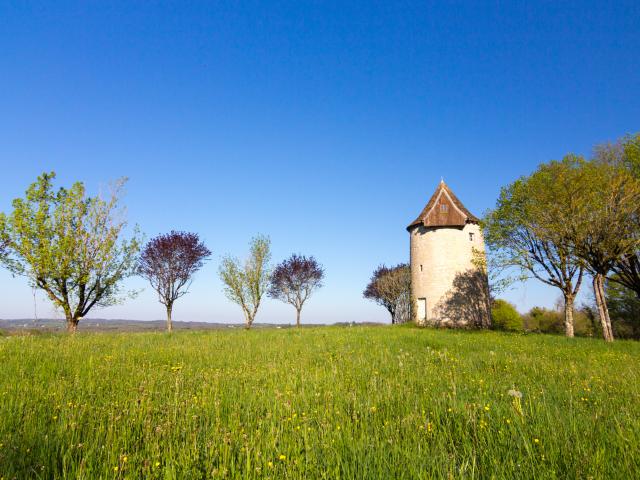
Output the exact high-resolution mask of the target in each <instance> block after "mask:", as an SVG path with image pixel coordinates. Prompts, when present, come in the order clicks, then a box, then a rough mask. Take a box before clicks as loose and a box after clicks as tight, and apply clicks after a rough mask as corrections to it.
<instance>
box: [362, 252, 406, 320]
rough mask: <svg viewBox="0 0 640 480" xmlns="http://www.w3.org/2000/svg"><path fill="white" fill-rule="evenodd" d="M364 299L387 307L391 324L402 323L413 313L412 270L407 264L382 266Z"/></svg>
mask: <svg viewBox="0 0 640 480" xmlns="http://www.w3.org/2000/svg"><path fill="white" fill-rule="evenodd" d="M363 296H364V298H367V299H369V300H373V301H374V302H376V303H377V304H379V305H382V306H383V307H385V308H386V309H387V310H388V311H389V313H390V314H391V323H402V322H404V321H407V320H408V319H409V318H410V312H411V269H410V268H409V265H407V264H406V263H401V264H399V265H396V266H395V267H387V266H385V265H380V266H379V267H378V268H377V269H376V270H375V271H374V272H373V275H372V276H371V280H370V281H369V284H368V285H367V287H366V288H365V290H364V292H363Z"/></svg>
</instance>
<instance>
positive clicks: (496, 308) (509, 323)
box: [491, 300, 523, 332]
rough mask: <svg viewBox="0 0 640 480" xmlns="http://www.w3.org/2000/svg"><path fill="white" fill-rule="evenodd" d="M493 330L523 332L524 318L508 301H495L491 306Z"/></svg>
mask: <svg viewBox="0 0 640 480" xmlns="http://www.w3.org/2000/svg"><path fill="white" fill-rule="evenodd" d="M491 320H492V322H493V328H495V329H497V330H511V331H516V332H520V331H522V330H523V323H522V316H521V315H520V314H519V313H518V311H517V310H516V307H514V306H513V305H512V304H510V303H509V302H507V301H506V300H495V301H494V302H493V305H492V306H491Z"/></svg>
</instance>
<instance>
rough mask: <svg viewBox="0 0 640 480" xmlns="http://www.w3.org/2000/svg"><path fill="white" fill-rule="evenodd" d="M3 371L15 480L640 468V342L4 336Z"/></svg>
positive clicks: (519, 474) (574, 472)
mask: <svg viewBox="0 0 640 480" xmlns="http://www.w3.org/2000/svg"><path fill="white" fill-rule="evenodd" d="M0 365H1V367H0V477H2V478H4V479H10V478H71V479H76V478H78V479H81V478H166V479H170V478H189V479H192V478H193V479H195V478H209V477H214V478H217V477H220V478H331V479H334V478H335V479H338V478H367V479H371V478H389V479H399V478H447V477H450V478H490V477H495V478H540V479H547V478H638V476H639V475H640V455H638V452H640V343H632V342H623V341H620V342H616V343H615V344H613V345H606V344H605V343H604V342H603V341H601V340H591V339H575V340H567V339H565V338H562V337H555V336H542V335H530V336H522V335H509V334H501V333H496V332H461V331H446V330H429V329H417V328H413V327H352V328H348V327H319V328H303V329H301V330H295V329H282V330H280V329H266V330H260V331H249V332H247V331H222V330H221V331H206V332H178V333H175V334H173V335H167V334H164V333H135V334H113V333H108V334H100V333H89V334H82V333H80V334H78V335H77V336H76V337H75V338H73V337H68V336H66V335H58V334H56V335H49V336H30V337H27V336H14V337H0ZM510 390H513V391H516V392H520V393H521V394H522V398H521V399H520V398H518V395H517V393H516V392H511V393H512V395H510V394H509V391H510ZM514 394H515V395H514Z"/></svg>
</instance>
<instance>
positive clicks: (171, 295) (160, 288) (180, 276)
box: [138, 231, 211, 332]
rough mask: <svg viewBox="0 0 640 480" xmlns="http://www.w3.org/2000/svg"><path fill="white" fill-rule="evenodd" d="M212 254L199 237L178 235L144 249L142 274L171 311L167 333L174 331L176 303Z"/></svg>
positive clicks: (157, 240) (161, 237)
mask: <svg viewBox="0 0 640 480" xmlns="http://www.w3.org/2000/svg"><path fill="white" fill-rule="evenodd" d="M210 255H211V252H210V251H209V249H208V248H207V247H206V246H205V245H204V243H202V242H201V241H200V238H199V237H198V235H197V234H195V233H187V232H175V231H172V232H171V233H167V234H165V235H159V236H157V237H155V238H153V239H152V240H151V241H150V242H149V243H147V245H146V246H145V247H144V250H143V251H142V254H141V255H140V259H139V262H138V274H139V275H140V276H141V277H143V278H146V279H147V280H149V283H151V286H152V287H153V289H154V290H155V291H156V292H157V293H158V298H159V300H160V303H161V304H163V305H164V306H165V307H166V309H167V330H168V331H169V332H170V331H171V330H172V324H171V312H172V310H173V303H174V302H175V301H176V300H177V299H178V298H180V297H181V296H183V295H184V294H186V293H187V292H188V290H189V286H190V285H191V282H192V281H193V275H194V274H195V273H196V272H197V271H198V270H200V268H201V267H202V266H203V265H204V262H205V261H206V260H207V258H209V256H210Z"/></svg>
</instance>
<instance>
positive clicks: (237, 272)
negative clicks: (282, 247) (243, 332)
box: [219, 235, 271, 328]
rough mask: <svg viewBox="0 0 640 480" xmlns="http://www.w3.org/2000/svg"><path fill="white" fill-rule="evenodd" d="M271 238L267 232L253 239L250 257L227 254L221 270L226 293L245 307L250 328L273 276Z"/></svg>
mask: <svg viewBox="0 0 640 480" xmlns="http://www.w3.org/2000/svg"><path fill="white" fill-rule="evenodd" d="M270 260H271V240H270V239H269V237H266V236H264V235H257V236H256V237H254V238H252V239H251V242H250V252H249V257H248V258H247V259H246V260H245V262H244V263H241V262H240V260H238V259H237V258H235V257H232V256H229V255H227V256H225V257H224V258H223V259H222V263H221V265H220V269H219V274H220V279H221V280H222V283H223V284H224V293H225V295H226V296H227V298H228V299H229V300H231V301H232V302H234V303H237V304H238V305H240V307H241V308H242V313H243V314H244V317H245V326H246V328H251V325H252V324H253V321H254V319H255V316H256V314H257V313H258V308H259V307H260V302H261V300H262V297H263V295H264V294H265V292H266V291H267V289H268V288H269V282H270V279H271V269H270V266H269V261H270Z"/></svg>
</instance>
